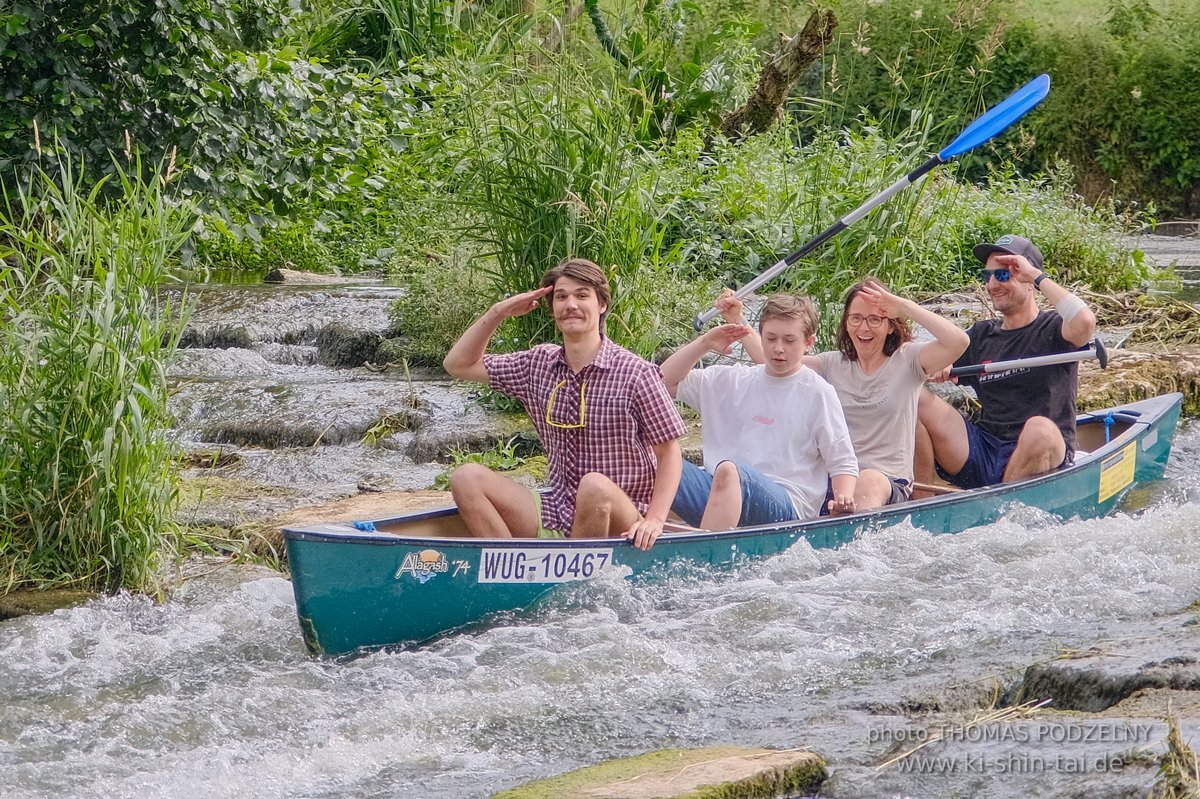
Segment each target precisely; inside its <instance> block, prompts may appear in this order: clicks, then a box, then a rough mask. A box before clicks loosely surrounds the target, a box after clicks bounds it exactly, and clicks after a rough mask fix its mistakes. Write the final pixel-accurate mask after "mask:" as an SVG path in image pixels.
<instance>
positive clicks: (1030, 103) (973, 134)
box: [695, 75, 1050, 330]
mask: <svg viewBox="0 0 1200 799" xmlns="http://www.w3.org/2000/svg"><path fill="white" fill-rule="evenodd" d="M1049 93H1050V76H1049V75H1038V76H1037V77H1036V78H1034V79H1033V80H1031V81H1029V83H1026V84H1025V85H1024V86H1022V87H1021V88H1019V89H1017V90H1016V91H1015V92H1013V93H1012V94H1010V95H1009V96H1008V97H1006V98H1005V99H1004V101H1003V102H1001V103H1000V104H999V105H996V106H993V107H992V108H991V109H989V110H988V111H985V112H984V114H983V116H981V117H979V119H976V120H975V121H974V122H972V123H971V124H970V125H968V126H967V127H966V129H965V130H963V132H962V133H960V134H958V137H957V138H955V139H954V141H952V142H950V143H949V144H948V145H946V146H945V147H944V148H943V149H942V150H941V151H940V152H939V153H938V154H937V155H935V156H933V157H932V158H930V159H929V160H928V161H926V162H925V163H923V164H921V165H920V166H919V167H917V168H916V169H914V170H913V171H912V172H909V173H908V174H907V175H905V176H904V177H902V178H900V179H899V180H897V181H896V182H895V183H893V184H892V185H891V186H888V187H887V188H886V189H884V190H883V191H881V192H879V194H876V195H875V196H874V197H872V198H871V199H869V200H867V201H866V202H865V203H863V204H862V205H860V206H859V207H858V208H855V209H854V210H853V211H851V212H850V213H848V214H846V215H845V216H844V217H842V218H841V219H840V220H838V222H837V224H835V225H833V226H832V227H830V228H828V229H826V230H824V231H823V232H822V233H821V234H820V235H818V236H817V237H816V238H814V239H812V240H811V241H809V242H808V243H807V244H805V245H804V246H803V247H801V248H800V249H798V250H796V251H795V252H794V253H792V254H791V255H789V256H788V257H786V258H784V259H783V260H781V261H779V262H778V263H776V264H775V265H774V266H772V267H771V268H769V269H767V270H766V271H765V272H763V273H762V274H760V275H759V276H758V277H756V278H754V279H753V280H751V281H750V282H749V283H747V284H746V285H744V286H742V287H741V288H740V289H738V290H737V296H738V297H745V296H746V295H747V294H749V293H750V292H752V291H754V290H755V289H756V288H758V287H759V286H761V285H762V284H763V283H766V282H767V281H768V280H770V279H771V278H773V277H775V276H776V275H778V274H779V273H780V272H782V271H783V270H785V269H787V268H788V267H789V266H791V265H792V264H794V263H795V262H796V261H798V260H799V259H801V258H803V257H804V256H805V255H807V254H808V253H810V252H812V251H813V250H814V249H816V248H817V247H818V246H820V245H821V244H824V243H825V242H826V241H829V239H831V238H833V237H834V236H836V235H837V234H838V233H841V232H842V231H843V230H845V229H846V228H848V227H850V226H851V225H853V224H854V223H855V222H857V221H858V220H860V219H862V218H863V217H864V216H866V215H867V214H869V213H870V212H871V211H872V210H873V209H874V208H875V207H876V206H878V205H880V204H882V203H883V202H885V201H887V200H888V199H890V198H891V197H892V196H893V195H895V194H897V193H899V192H900V191H901V190H902V189H905V188H907V187H909V186H911V185H912V184H913V183H916V182H917V180H918V179H919V178H920V177H921V176H922V175H924V174H925V173H926V172H928V171H930V170H931V169H933V168H934V167H936V166H939V165H941V164H944V163H946V162H947V161H949V160H950V159H951V158H954V157H955V156H956V155H962V154H963V153H965V152H967V151H968V150H970V149H973V148H975V147H978V146H979V145H981V144H983V143H984V142H985V141H987V140H988V139H990V138H992V137H993V136H995V135H996V134H998V133H1000V132H1002V131H1004V130H1005V129H1007V128H1008V127H1009V126H1010V125H1012V123H1014V122H1016V121H1017V120H1018V119H1020V118H1021V117H1023V116H1025V114H1026V113H1028V112H1029V109H1031V108H1033V107H1034V106H1035V105H1037V104H1038V103H1040V102H1041V101H1042V100H1044V99H1046V95H1047V94H1049ZM718 313H719V311H717V309H716V308H709V309H708V310H707V311H705V312H704V313H702V314H700V315H698V316H697V317H696V320H695V327H696V330H700V329H701V328H703V327H704V325H705V324H706V323H707V322H708V320H710V319H712V318H713V317H714V316H716V315H717V314H718Z"/></svg>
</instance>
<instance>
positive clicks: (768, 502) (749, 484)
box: [671, 461, 800, 527]
mask: <svg viewBox="0 0 1200 799" xmlns="http://www.w3.org/2000/svg"><path fill="white" fill-rule="evenodd" d="M734 465H735V466H737V470H738V476H739V477H740V478H741V481H742V516H741V518H740V519H739V520H738V526H739V527H745V526H746V525H750V524H773V523H775V522H790V521H794V520H796V519H798V518H800V517H799V516H798V515H797V514H796V507H795V506H794V505H793V504H792V496H791V494H789V493H788V492H787V490H786V489H785V488H784V487H783V486H781V485H779V483H776V482H775V481H774V480H772V479H771V478H769V477H767V476H766V475H765V474H763V473H762V472H760V471H758V470H757V469H755V468H753V467H750V466H743V465H742V464H740V463H735V464H734ZM712 484H713V477H712V475H711V474H709V473H708V472H706V471H704V470H703V469H701V468H700V467H699V466H697V465H696V464H694V463H691V462H689V461H684V462H683V474H682V475H681V476H680V478H679V489H678V490H677V491H676V492H675V501H674V502H672V503H671V510H672V511H674V512H675V513H676V514H678V515H679V517H680V518H681V519H683V520H684V521H685V522H687V523H688V524H690V525H691V526H692V527H699V526H700V520H701V519H702V518H704V507H705V506H706V505H707V504H708V495H709V494H711V493H712Z"/></svg>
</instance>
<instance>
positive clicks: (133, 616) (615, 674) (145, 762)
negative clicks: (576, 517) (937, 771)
mask: <svg viewBox="0 0 1200 799" xmlns="http://www.w3.org/2000/svg"><path fill="white" fill-rule="evenodd" d="M1135 502H1136V504H1137V505H1139V506H1141V507H1140V509H1139V510H1138V511H1137V512H1136V513H1120V514H1117V515H1115V516H1112V517H1109V518H1106V519H1101V520H1093V521H1073V522H1067V523H1065V524H1061V523H1057V522H1050V521H1048V520H1046V519H1044V518H1042V516H1041V515H1040V514H1039V513H1038V512H1036V511H1033V510H1031V509H1022V510H1019V511H1018V512H1017V513H1015V514H1013V515H1011V516H1010V517H1009V518H1008V519H1006V520H1004V521H1002V522H999V523H996V524H993V525H990V526H987V527H982V528H976V529H973V530H969V531H967V532H965V533H962V534H958V535H944V536H930V535H929V534H927V533H925V532H923V531H919V530H915V529H913V528H911V527H909V526H906V525H900V526H897V527H893V528H890V529H887V530H883V531H879V532H877V533H872V534H871V535H869V536H867V537H865V538H863V539H861V540H859V541H856V542H854V543H853V544H851V545H850V546H847V547H845V548H843V549H840V550H833V551H814V550H812V549H810V548H808V547H807V546H806V545H805V544H799V545H797V546H796V547H794V548H793V549H791V550H790V551H788V552H786V553H784V554H782V555H780V556H777V557H775V558H772V559H770V560H768V561H765V562H761V563H759V564H756V565H752V566H748V567H745V568H743V569H741V570H740V571H737V572H735V573H733V574H725V575H695V576H692V577H689V578H680V579H679V580H677V581H675V582H672V583H667V584H662V585H653V586H645V585H631V584H629V583H628V582H625V581H623V580H621V579H619V578H615V577H614V578H612V579H606V580H600V581H597V582H593V583H591V584H588V585H584V586H578V587H573V588H568V589H567V590H565V591H563V592H561V593H560V594H558V595H557V596H556V597H555V598H554V599H553V600H552V601H550V602H548V603H547V604H546V605H544V606H543V607H541V608H538V609H536V610H535V611H533V612H532V613H529V614H527V615H525V616H522V617H519V618H517V619H514V620H511V621H509V622H507V623H504V624H500V625H497V626H495V627H493V628H490V629H487V630H484V631H481V632H476V633H472V634H469V635H458V636H452V637H449V638H446V639H444V640H442V641H440V642H437V643H435V644H433V645H431V646H428V647H427V648H424V649H419V650H412V651H400V652H380V653H374V654H370V655H366V656H362V657H359V658H356V659H352V660H348V661H341V662H334V661H320V660H313V659H311V658H310V657H309V656H308V655H307V654H306V652H305V650H304V646H303V644H302V641H301V638H300V631H299V629H298V627H297V623H296V616H295V605H294V602H293V599H292V593H291V587H290V584H289V583H288V581H287V580H285V579H283V578H281V577H279V576H275V575H272V574H271V573H268V572H265V571H258V570H254V569H250V568H245V569H242V570H234V569H230V568H216V569H214V570H213V571H212V572H211V573H210V574H208V575H200V574H196V576H193V577H192V578H191V579H189V580H187V581H186V582H185V583H184V584H183V585H182V586H181V587H180V588H179V589H178V590H177V591H176V592H175V594H174V595H173V597H172V598H171V599H170V600H169V601H168V602H166V603H164V604H154V603H153V602H151V601H149V600H147V599H144V598H140V597H134V596H128V595H118V596H114V597H109V598H104V599H99V600H96V601H92V602H90V603H88V604H86V605H84V606H81V607H77V608H73V609H68V610H62V611H58V612H55V613H53V614H51V615H47V616H35V617H26V618H23V619H18V620H15V621H11V622H6V623H4V624H0V701H2V704H0V765H2V766H3V767H2V768H0V796H4V797H8V798H9V799H18V798H20V799H27V798H32V797H47V798H49V797H56V798H57V797H85V796H86V797H139V798H143V797H180V798H183V797H197V798H199V797H204V798H205V799H211V798H212V797H258V796H263V797H268V796H269V797H276V796H277V797H285V796H286V797H455V798H458V797H485V796H488V795H489V794H490V793H491V792H493V791H495V790H498V789H502V788H505V787H509V786H512V785H516V784H519V783H521V782H523V781H525V780H528V779H531V778H535V777H539V776H544V775H550V774H556V773H559V772H562V771H565V770H568V769H571V768H574V767H577V766H579V765H582V764H588V763H593V762H596V761H598V760H601V759H604V758H608V757H612V756H618V755H628V754H635V753H641V752H644V751H648V750H652V749H656V748H660V747H665V746H694V745H705V744H715V743H727V742H728V743H740V744H750V745H767V746H774V747H783V748H791V747H798V746H809V747H812V748H814V749H816V750H817V751H820V752H822V753H824V754H826V755H827V756H828V757H829V758H830V759H831V768H832V770H833V773H834V779H833V780H832V781H831V782H830V783H829V786H828V790H829V792H830V793H831V795H834V796H843V797H872V796H895V795H908V796H944V795H948V792H949V791H952V790H962V791H966V789H965V788H963V787H962V785H961V784H958V787H957V788H955V785H956V783H954V782H952V781H951V782H949V783H947V784H945V785H942V784H940V783H937V782H936V781H933V782H931V779H930V777H929V776H928V775H925V776H921V775H915V776H911V777H906V776H902V775H899V774H896V773H892V774H889V775H888V777H887V778H886V779H880V778H879V777H878V776H876V775H875V773H874V771H873V768H872V767H873V766H874V765H875V764H876V763H877V762H879V760H881V759H882V756H883V753H884V750H885V749H886V746H885V745H884V744H882V743H874V742H873V741H874V740H875V739H876V737H877V736H874V735H873V732H874V731H875V730H877V729H879V728H880V727H881V726H882V725H885V724H889V725H890V724H894V723H895V721H896V719H895V718H894V717H892V718H889V717H888V716H887V711H886V708H888V707H894V706H895V705H896V704H897V703H898V702H900V701H901V700H905V699H909V700H911V699H913V698H914V697H924V696H929V695H935V696H936V695H938V694H939V693H944V692H945V691H946V686H949V685H953V684H969V683H972V682H976V681H983V682H988V681H992V682H997V683H999V684H1005V683H1009V682H1011V681H1012V680H1014V679H1015V678H1017V677H1018V676H1019V674H1020V673H1021V671H1022V670H1023V668H1024V667H1025V666H1026V665H1028V664H1030V663H1032V662H1036V661H1038V660H1044V659H1048V658H1052V657H1054V656H1055V655H1056V654H1057V653H1058V652H1060V651H1061V650H1062V649H1070V648H1073V647H1081V646H1088V645H1091V644H1092V643H1094V642H1095V641H1096V640H1098V639H1113V638H1121V637H1122V636H1125V635H1129V634H1131V633H1132V632H1134V631H1136V630H1138V629H1140V628H1141V627H1142V626H1144V625H1145V624H1146V622H1147V620H1149V619H1151V618H1152V617H1154V616H1156V615H1159V614H1165V613H1173V612H1177V611H1179V610H1181V609H1182V608H1184V607H1185V606H1187V605H1189V604H1190V603H1191V602H1193V601H1194V600H1196V599H1197V597H1200V536H1196V535H1195V534H1194V531H1195V530H1196V529H1197V528H1198V527H1200V427H1198V426H1196V425H1192V426H1190V428H1185V429H1184V430H1183V431H1181V433H1180V435H1179V437H1178V438H1177V441H1176V449H1175V452H1174V453H1173V456H1172V461H1171V464H1170V467H1169V469H1168V479H1166V480H1164V481H1162V482H1161V483H1160V484H1158V485H1156V486H1153V487H1152V488H1151V489H1149V490H1147V491H1144V492H1142V493H1141V494H1140V495H1139V496H1138V497H1136V498H1135ZM200 570H201V564H190V565H189V571H191V572H193V573H196V572H198V571H200ZM881 708H882V709H884V710H883V711H882V712H883V713H884V715H879V714H880V712H881V710H880V709H881ZM1052 746H1053V745H1051V747H1052ZM1053 752H1054V750H1053V748H1050V749H1048V750H1046V751H1045V752H1044V753H1043V754H1045V755H1047V756H1050V755H1053ZM1146 774H1147V775H1148V776H1145V777H1144V778H1145V779H1147V780H1151V781H1152V779H1153V768H1152V767H1150V768H1149V769H1148V771H1147V772H1146ZM943 779H949V778H948V777H944V778H943ZM1034 779H1036V782H1030V780H1034ZM1080 779H1083V780H1088V779H1090V780H1092V781H1093V783H1094V784H1096V785H1099V784H1102V783H1103V781H1104V780H1105V779H1106V778H1105V777H1104V776H1102V775H1091V776H1084V777H1079V776H1076V775H1068V774H1057V773H1054V772H1049V773H1042V774H1038V775H1036V777H1030V778H1028V779H1022V778H1018V777H1014V778H1012V779H1008V780H1003V781H1000V782H997V783H994V784H993V785H991V787H989V789H988V791H987V793H988V795H990V796H1011V797H1017V796H1026V795H1034V794H1036V795H1053V794H1055V793H1056V792H1057V791H1059V790H1067V788H1068V787H1069V786H1071V785H1075V784H1076V783H1077V782H1078V780H1080ZM1084 784H1085V785H1086V784H1087V783H1084ZM1072 790H1074V789H1072ZM967 792H968V793H969V792H970V791H967ZM1085 794H1087V795H1094V794H1095V791H1087V790H1085Z"/></svg>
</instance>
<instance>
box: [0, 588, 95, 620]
mask: <svg viewBox="0 0 1200 799" xmlns="http://www.w3.org/2000/svg"><path fill="white" fill-rule="evenodd" d="M95 596H96V594H95V593H93V592H91V591H80V590H78V589H75V588H55V589H50V590H48V591H13V592H12V593H11V594H5V595H4V596H0V621H4V620H6V619H15V618H17V617H18V616H27V615H29V614H31V613H50V612H51V611H55V610H58V609H60V608H70V607H74V606H76V605H81V604H83V603H84V602H86V601H88V600H89V599H92V598H93V597H95Z"/></svg>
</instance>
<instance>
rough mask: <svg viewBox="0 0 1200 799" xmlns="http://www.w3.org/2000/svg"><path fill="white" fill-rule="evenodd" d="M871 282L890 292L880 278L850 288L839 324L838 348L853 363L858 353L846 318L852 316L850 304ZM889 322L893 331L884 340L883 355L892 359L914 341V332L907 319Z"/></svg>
mask: <svg viewBox="0 0 1200 799" xmlns="http://www.w3.org/2000/svg"><path fill="white" fill-rule="evenodd" d="M871 281H874V282H876V283H878V284H879V285H880V286H883V288H884V289H887V290H889V291H890V289H888V287H887V284H886V283H884V282H883V281H882V280H880V279H879V278H877V277H867V278H865V279H863V280H862V281H861V282H858V283H855V284H854V285H853V286H851V287H850V290H849V291H847V292H846V302H845V303H843V305H842V320H841V321H840V322H838V331H837V348H838V350H840V351H841V353H842V355H845V356H846V358H848V359H849V360H851V361H857V360H858V352H857V351H856V350H855V349H854V342H853V341H851V340H850V332H849V331H848V330H847V329H846V317H847V316H849V315H850V303H851V302H853V301H854V298H855V297H857V296H858V295H859V294H861V293H862V290H863V289H864V288H865V287H866V285H867V283H869V282H871ZM888 322H889V323H890V324H891V326H892V329H891V331H889V332H888V334H887V338H885V339H884V340H883V354H884V355H886V356H888V357H891V355H892V353H894V352H895V351H896V350H898V349H900V345H901V344H903V343H904V342H906V341H912V339H913V332H912V323H911V322H909V320H907V319H903V320H901V319H892V318H890V317H889V318H888Z"/></svg>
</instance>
